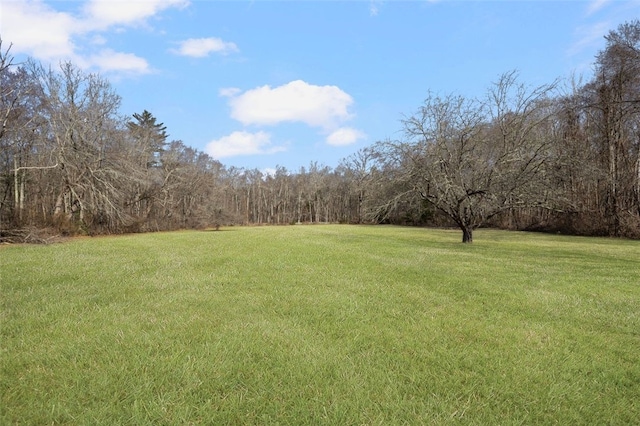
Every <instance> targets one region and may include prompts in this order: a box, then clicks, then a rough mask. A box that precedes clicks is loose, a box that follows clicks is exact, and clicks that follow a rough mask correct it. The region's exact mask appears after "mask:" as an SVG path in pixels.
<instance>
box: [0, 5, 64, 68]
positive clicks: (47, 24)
mask: <svg viewBox="0 0 640 426" xmlns="http://www.w3.org/2000/svg"><path fill="white" fill-rule="evenodd" d="M2 15H3V16H2V38H3V41H4V42H7V43H12V44H13V48H12V50H13V52H26V53H29V54H31V55H33V56H34V57H36V58H38V59H43V60H53V59H56V58H60V57H71V56H73V55H74V51H75V46H74V44H73V42H72V41H71V37H72V35H73V33H74V28H75V27H76V26H77V20H76V19H74V18H73V17H72V16H70V15H69V14H66V13H61V12H57V11H55V10H53V9H52V8H50V7H49V6H47V5H46V4H44V3H42V2H41V1H25V2H18V1H8V2H3V4H2Z"/></svg>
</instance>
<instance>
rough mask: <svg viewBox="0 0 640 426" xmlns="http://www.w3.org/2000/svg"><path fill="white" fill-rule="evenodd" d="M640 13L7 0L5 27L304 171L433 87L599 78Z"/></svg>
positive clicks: (130, 99)
mask: <svg viewBox="0 0 640 426" xmlns="http://www.w3.org/2000/svg"><path fill="white" fill-rule="evenodd" d="M639 17H640V1H637V0H636V1H622V0H593V1H587V0H584V1H580V0H573V1H449V0H439V1H438V0H432V1H407V2H403V1H364V0H363V1H260V0H256V1H246V2H245V1H204V0H122V1H117V0H87V1H51V0H20V1H18V0H0V36H1V37H2V39H3V47H6V46H8V44H9V43H11V44H12V49H11V52H12V53H13V55H14V56H15V58H16V59H17V60H21V59H22V58H24V56H27V55H28V56H31V57H34V58H36V59H38V60H40V61H41V62H43V63H44V64H49V63H52V64H54V65H56V64H58V63H59V62H60V61H62V60H70V61H72V62H73V63H74V64H76V65H78V66H79V67H81V68H83V69H85V70H86V71H90V72H99V73H101V74H102V75H103V76H105V77H106V78H107V79H108V80H109V81H110V82H111V83H112V85H113V87H114V89H115V90H116V92H117V93H118V94H119V95H120V96H121V97H122V108H121V112H122V113H123V114H126V115H132V114H133V113H136V112H137V113H140V112H142V111H143V110H145V109H146V110H148V111H150V112H151V113H153V114H154V115H155V116H156V117H157V119H158V120H159V121H160V122H163V123H164V124H165V125H166V126H167V131H168V133H169V135H170V139H172V140H173V139H175V140H182V141H183V142H184V143H185V144H186V145H189V146H192V147H194V148H196V149H198V150H200V151H203V152H207V153H208V154H210V155H211V156H212V157H214V158H216V159H219V160H220V161H221V162H222V163H223V164H225V165H227V166H235V167H245V168H258V169H261V170H269V169H273V168H275V167H276V166H283V167H286V168H287V169H289V170H292V171H295V170H298V169H299V168H300V167H301V166H304V167H306V166H308V165H309V164H310V163H311V162H312V161H317V162H318V163H320V164H322V165H327V166H330V167H335V166H336V165H337V164H338V163H339V161H340V160H341V159H342V158H345V157H347V156H349V155H350V154H352V153H354V152H356V151H357V150H359V149H361V148H363V147H365V146H367V145H370V144H372V143H374V142H376V141H379V140H384V139H396V138H400V137H401V136H402V134H401V128H402V125H401V122H400V121H401V119H402V117H403V115H410V114H412V113H413V112H414V111H416V110H417V109H418V108H419V106H420V104H421V102H422V101H423V100H424V98H425V97H426V95H427V93H428V92H429V91H432V92H435V93H440V94H448V93H451V92H454V93H458V94H462V95H467V96H482V95H483V94H484V93H485V92H486V90H487V88H488V87H489V85H490V84H491V82H493V81H495V80H496V79H497V78H498V77H499V75H500V74H502V73H504V72H507V71H510V70H514V69H516V70H518V71H519V73H520V79H521V81H522V82H524V83H527V84H531V85H539V84H544V83H550V82H552V81H553V80H554V79H556V78H569V77H570V76H571V75H572V74H576V75H578V76H579V75H583V76H584V77H585V78H589V77H590V73H591V66H592V63H593V60H594V56H595V54H596V53H597V52H598V50H600V49H602V48H603V47H604V43H605V42H604V38H603V36H604V35H606V34H607V33H608V32H609V31H610V30H613V29H616V28H617V26H618V25H619V24H621V23H622V22H624V21H629V20H631V19H637V18H639Z"/></svg>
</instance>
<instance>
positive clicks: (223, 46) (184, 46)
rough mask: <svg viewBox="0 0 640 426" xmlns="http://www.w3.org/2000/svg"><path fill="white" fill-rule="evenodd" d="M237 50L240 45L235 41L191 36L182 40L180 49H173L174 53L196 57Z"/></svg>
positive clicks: (224, 53)
mask: <svg viewBox="0 0 640 426" xmlns="http://www.w3.org/2000/svg"><path fill="white" fill-rule="evenodd" d="M237 51H238V46H236V44H235V43H231V42H228V41H223V40H222V39H219V38H215V37H209V38H190V39H188V40H184V41H182V42H181V43H180V47H179V48H178V49H173V50H172V52H173V53H176V54H178V55H182V56H191V57H194V58H203V57H205V56H208V55H209V54H210V53H211V52H215V53H221V54H223V55H226V54H228V53H231V52H237Z"/></svg>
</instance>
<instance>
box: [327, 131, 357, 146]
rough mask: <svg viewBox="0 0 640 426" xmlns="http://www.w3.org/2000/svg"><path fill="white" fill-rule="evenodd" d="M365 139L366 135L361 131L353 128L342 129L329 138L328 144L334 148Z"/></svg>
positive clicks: (332, 133)
mask: <svg viewBox="0 0 640 426" xmlns="http://www.w3.org/2000/svg"><path fill="white" fill-rule="evenodd" d="M364 137H365V134H364V133H363V132H361V131H360V130H357V129H353V128H351V127H342V128H340V129H338V130H335V131H333V132H331V134H330V135H329V136H327V143H328V144H329V145H332V146H345V145H351V144H354V143H356V142H357V141H358V140H360V139H363V138H364Z"/></svg>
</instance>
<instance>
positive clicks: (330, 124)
mask: <svg viewBox="0 0 640 426" xmlns="http://www.w3.org/2000/svg"><path fill="white" fill-rule="evenodd" d="M221 93H222V92H221ZM224 95H225V96H228V97H229V98H230V100H229V104H230V106H231V117H233V118H234V119H236V120H238V121H240V122H241V123H242V124H245V125H249V124H257V125H275V124H279V123H283V122H302V123H305V124H307V125H309V126H312V127H321V128H324V129H333V128H335V127H336V126H337V125H338V124H339V123H341V122H343V121H346V120H349V119H350V118H352V115H351V114H350V113H349V107H350V106H351V104H353V98H352V97H351V96H350V95H349V94H347V93H345V92H344V91H342V90H341V89H340V88H339V87H337V86H315V85H313V84H309V83H306V82H304V81H302V80H296V81H292V82H290V83H287V84H285V85H282V86H279V87H274V88H271V87H270V86H268V85H267V86H262V87H257V88H255V89H252V90H247V91H246V92H244V93H241V94H239V93H237V92H236V93H234V92H232V91H229V90H227V91H225V92H224Z"/></svg>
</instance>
